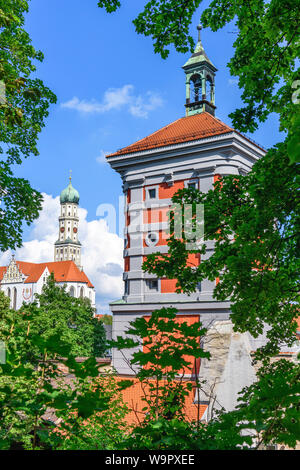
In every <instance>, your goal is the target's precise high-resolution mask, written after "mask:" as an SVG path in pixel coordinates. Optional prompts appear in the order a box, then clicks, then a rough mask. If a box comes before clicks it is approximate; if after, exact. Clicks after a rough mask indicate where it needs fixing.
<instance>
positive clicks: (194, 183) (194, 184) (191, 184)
mask: <svg viewBox="0 0 300 470" xmlns="http://www.w3.org/2000/svg"><path fill="white" fill-rule="evenodd" d="M184 186H185V188H187V189H199V181H198V180H197V179H193V180H188V181H185V183H184Z"/></svg>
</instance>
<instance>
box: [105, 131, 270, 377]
mask: <svg viewBox="0 0 300 470" xmlns="http://www.w3.org/2000/svg"><path fill="white" fill-rule="evenodd" d="M263 153H264V152H263V151H261V150H260V149H258V148H257V147H256V146H255V145H253V144H252V143H250V142H249V141H247V140H246V139H244V138H243V137H242V136H240V135H237V134H235V133H234V132H233V133H232V135H226V136H217V137H215V138H211V139H209V138H208V139H201V141H199V142H192V143H191V142H187V143H185V144H181V145H173V146H169V147H168V148H165V149H164V148H160V149H152V150H149V151H145V152H142V153H140V154H138V153H137V154H136V155H135V154H133V155H132V154H131V155H128V156H122V157H114V158H112V159H109V162H110V164H111V166H112V167H113V168H114V169H115V170H116V171H118V172H119V173H120V174H121V176H122V179H123V188H124V192H125V195H126V197H125V221H126V226H125V234H124V236H125V244H124V246H125V248H124V260H125V261H124V266H125V270H124V275H123V278H124V282H125V290H124V296H123V299H122V301H121V302H116V303H115V304H114V303H112V304H111V310H112V312H113V337H114V338H116V336H123V335H125V334H126V329H127V328H128V326H129V322H130V321H131V320H134V319H135V318H136V317H138V316H143V315H146V314H149V312H150V313H151V312H152V311H153V310H155V309H157V308H161V307H162V306H172V307H176V308H177V309H178V312H179V313H180V314H183V315H199V316H200V320H201V321H202V322H204V324H205V325H209V326H211V325H212V324H213V323H214V322H216V321H228V319H229V315H230V304H229V302H223V303H222V302H216V301H215V300H214V299H213V290H214V288H215V286H216V282H217V280H215V281H209V280H204V281H203V282H202V283H201V285H200V286H199V289H198V291H197V292H195V293H193V294H191V295H187V294H183V293H180V294H177V293H176V292H175V291H176V280H174V279H158V280H157V281H158V282H157V286H155V284H153V283H151V282H150V281H153V280H155V279H156V277H155V276H154V275H151V274H149V273H145V272H143V270H142V263H143V261H144V260H145V259H146V256H147V255H148V254H150V253H153V252H160V253H167V251H168V247H167V244H166V238H167V236H166V233H167V229H168V218H167V212H168V211H169V209H170V207H171V205H172V201H171V198H172V196H173V194H174V193H175V192H176V191H178V189H182V188H184V187H187V186H188V184H189V183H194V184H195V187H196V188H198V189H200V191H202V192H207V191H208V190H210V189H212V188H213V184H214V182H215V181H216V179H217V178H219V175H221V176H222V175H227V174H236V175H239V174H241V173H247V172H248V171H249V170H250V169H251V166H252V164H253V163H254V162H255V161H256V160H257V159H258V158H260V156H262V155H263ZM153 196H154V197H153ZM152 232H154V233H155V236H154V238H153V237H152V238H153V239H154V242H153V241H152V242H151V240H150V242H149V238H148V237H149V235H148V234H149V233H152ZM213 249H214V243H213V242H212V241H208V242H207V252H206V254H205V255H203V259H207V258H208V257H209V256H210V255H211V254H212V253H213ZM189 262H190V263H193V264H195V265H197V264H198V263H199V262H200V259H199V258H198V259H196V258H190V260H189ZM151 284H152V286H151ZM153 286H155V288H153ZM127 354H129V356H128V358H127V359H129V358H130V352H128V353H127ZM113 365H114V367H115V368H116V370H117V371H118V372H119V373H121V374H130V373H132V371H131V370H130V367H129V365H128V361H126V360H124V358H123V357H122V354H121V353H119V352H118V351H115V350H114V351H113Z"/></svg>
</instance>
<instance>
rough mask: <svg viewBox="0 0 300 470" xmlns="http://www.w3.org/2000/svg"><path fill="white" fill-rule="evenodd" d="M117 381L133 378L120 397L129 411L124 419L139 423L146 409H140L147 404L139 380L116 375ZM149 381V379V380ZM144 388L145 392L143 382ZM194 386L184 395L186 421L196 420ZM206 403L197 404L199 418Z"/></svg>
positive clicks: (129, 422) (130, 422)
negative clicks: (131, 383)
mask: <svg viewBox="0 0 300 470" xmlns="http://www.w3.org/2000/svg"><path fill="white" fill-rule="evenodd" d="M118 380H119V381H122V380H133V385H131V386H130V387H129V388H126V389H125V390H122V398H123V400H124V402H125V403H126V404H127V405H128V408H129V410H130V411H129V413H128V414H127V415H126V417H125V419H126V421H127V423H128V424H135V425H136V424H139V423H141V422H142V421H143V420H144V417H145V415H146V411H145V410H144V411H142V410H143V408H145V407H146V406H147V404H146V403H145V401H143V400H142V398H143V397H144V393H143V390H142V386H141V382H140V381H139V380H138V379H137V378H132V377H118ZM149 381H150V380H149ZM144 390H145V391H146V393H147V386H145V384H144ZM195 390H196V388H195V387H193V390H191V391H189V394H188V395H187V396H186V400H185V406H184V413H185V417H186V419H187V420H188V421H196V420H197V416H198V404H197V403H194V397H195ZM206 408H207V405H202V404H199V418H200V420H201V419H202V417H203V414H204V412H205V411H206Z"/></svg>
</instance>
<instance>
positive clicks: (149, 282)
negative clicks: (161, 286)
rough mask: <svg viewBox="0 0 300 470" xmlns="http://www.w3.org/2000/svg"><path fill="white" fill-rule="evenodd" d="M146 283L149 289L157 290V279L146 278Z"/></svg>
mask: <svg viewBox="0 0 300 470" xmlns="http://www.w3.org/2000/svg"><path fill="white" fill-rule="evenodd" d="M146 283H147V287H148V289H149V290H151V291H158V279H148V280H147V281H146Z"/></svg>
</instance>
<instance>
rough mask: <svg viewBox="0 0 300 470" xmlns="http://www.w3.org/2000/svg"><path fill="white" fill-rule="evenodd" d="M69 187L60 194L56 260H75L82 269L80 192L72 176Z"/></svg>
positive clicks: (55, 248)
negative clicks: (79, 214)
mask: <svg viewBox="0 0 300 470" xmlns="http://www.w3.org/2000/svg"><path fill="white" fill-rule="evenodd" d="M69 179H70V182H69V184H68V187H67V188H66V189H64V190H63V191H62V192H61V194H60V206H61V211H60V216H59V219H58V220H59V232H58V240H57V241H56V242H55V246H54V261H69V260H71V261H74V262H75V263H76V264H77V266H78V267H79V268H80V269H81V243H80V241H79V240H78V225H79V217H78V203H79V193H78V191H76V189H74V188H73V186H72V183H71V180H72V178H71V176H70V178H69Z"/></svg>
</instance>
